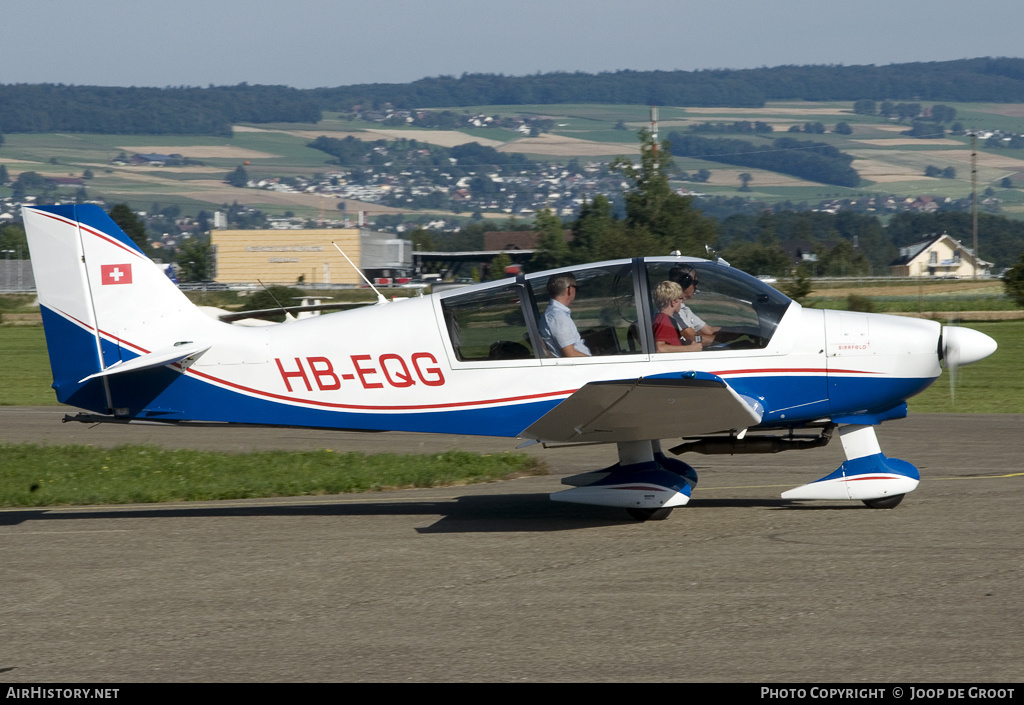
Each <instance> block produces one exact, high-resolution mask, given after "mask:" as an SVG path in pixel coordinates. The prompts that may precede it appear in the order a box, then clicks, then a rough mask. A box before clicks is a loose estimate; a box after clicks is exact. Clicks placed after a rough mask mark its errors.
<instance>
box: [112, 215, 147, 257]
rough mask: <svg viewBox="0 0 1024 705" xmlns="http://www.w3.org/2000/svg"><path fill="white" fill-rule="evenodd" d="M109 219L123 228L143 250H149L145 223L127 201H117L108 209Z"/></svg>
mask: <svg viewBox="0 0 1024 705" xmlns="http://www.w3.org/2000/svg"><path fill="white" fill-rule="evenodd" d="M110 219H111V220H113V221H114V222H115V223H117V224H118V226H120V228H121V230H124V232H125V234H126V235H127V236H128V237H130V238H131V239H132V242H134V243H135V244H136V245H138V246H139V249H141V250H142V251H143V252H148V251H149V238H148V237H146V224H145V223H144V222H142V219H141V218H139V216H137V215H135V211H133V210H132V209H131V208H130V207H129V206H128V204H127V203H118V204H116V205H115V206H114V207H113V208H111V209H110Z"/></svg>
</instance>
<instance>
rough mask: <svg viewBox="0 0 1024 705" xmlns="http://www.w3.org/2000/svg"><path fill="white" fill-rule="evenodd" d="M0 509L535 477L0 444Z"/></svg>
mask: <svg viewBox="0 0 1024 705" xmlns="http://www.w3.org/2000/svg"><path fill="white" fill-rule="evenodd" d="M0 457H3V459H4V462H3V464H2V467H0V506H4V507H39V506H53V505H60V504H127V503H136V502H185V501H197V500H218V499H244V498H255V497H295V496H307V495H326V494H340V493H346V492H370V491H377V490H384V489H397V488H404V487H436V486H441V485H456V484H470V483H476V482H490V481H494V480H498V479H502V478H506V477H509V476H514V475H525V474H542V473H543V472H544V469H543V467H542V466H541V465H540V464H538V462H537V461H536V460H534V459H533V458H531V457H529V456H526V455H524V454H521V453H503V454H496V455H480V454H477V453H463V452H459V451H449V452H446V453H436V454H430V455H395V454H380V455H367V454H363V453H336V452H333V451H331V450H316V451H308V452H283V451H282V452H261V453H244V454H231V453H214V452H207V451H192V450H173V451H171V450H164V449H161V448H158V447H155V446H120V447H118V448H113V449H106V448H93V447H91V446H37V445H31V444H0Z"/></svg>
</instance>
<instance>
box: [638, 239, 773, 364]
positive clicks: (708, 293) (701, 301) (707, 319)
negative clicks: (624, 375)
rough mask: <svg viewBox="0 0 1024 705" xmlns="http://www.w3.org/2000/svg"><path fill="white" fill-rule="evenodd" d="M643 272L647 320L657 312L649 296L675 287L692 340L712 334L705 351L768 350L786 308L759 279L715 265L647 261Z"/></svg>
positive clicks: (676, 261) (681, 318)
mask: <svg viewBox="0 0 1024 705" xmlns="http://www.w3.org/2000/svg"><path fill="white" fill-rule="evenodd" d="M645 268H646V274H647V290H648V291H649V292H651V297H650V298H651V301H650V306H651V315H652V317H657V315H658V313H659V310H660V307H659V306H658V303H656V300H655V295H654V294H655V292H656V291H657V289H658V286H659V285H660V284H662V283H663V282H676V283H678V284H679V285H680V289H681V290H682V292H683V294H682V299H683V300H682V302H681V303H680V305H679V308H680V309H682V310H681V312H680V314H677V317H678V318H679V320H682V321H684V322H685V323H686V325H687V326H689V327H692V329H693V330H694V332H695V334H697V335H700V334H701V331H702V330H707V331H715V340H714V343H713V345H711V346H708V345H706V341H705V347H704V349H705V350H715V349H732V350H737V349H744V348H763V347H765V346H767V345H768V342H769V341H770V340H771V337H772V335H773V334H774V333H775V329H776V328H777V327H778V325H779V321H780V320H781V319H782V316H783V314H784V313H785V312H786V309H787V308H789V304H790V303H791V302H790V299H789V298H788V297H786V296H785V295H784V294H782V293H781V292H778V291H776V290H775V289H773V288H771V287H770V286H768V285H767V284H765V283H764V282H762V281H760V280H759V279H756V278H755V277H752V276H750V275H749V274H747V273H745V272H742V271H740V270H738V269H733V268H732V267H729V266H726V265H720V264H715V263H714V262H707V261H680V260H678V259H672V260H666V261H647V262H646V264H645ZM705 326H706V327H707V328H705Z"/></svg>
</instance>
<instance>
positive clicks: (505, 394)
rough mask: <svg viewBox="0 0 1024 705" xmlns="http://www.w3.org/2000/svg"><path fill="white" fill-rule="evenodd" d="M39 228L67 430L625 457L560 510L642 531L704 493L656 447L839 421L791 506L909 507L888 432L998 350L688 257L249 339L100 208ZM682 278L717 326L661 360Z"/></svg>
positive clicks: (687, 447)
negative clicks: (696, 492)
mask: <svg viewBox="0 0 1024 705" xmlns="http://www.w3.org/2000/svg"><path fill="white" fill-rule="evenodd" d="M24 221H25V229H26V232H27V234H28V240H29V246H30V247H31V251H32V264H33V268H34V270H35V278H36V285H37V289H38V293H39V303H40V308H41V310H42V316H43V324H44V326H45V332H46V342H47V347H48V349H49V355H50V365H51V368H52V371H53V388H54V390H55V391H56V394H57V399H58V400H59V401H60V402H62V403H64V404H69V405H71V406H75V407H79V408H80V409H84V410H86V411H87V412H89V413H79V414H77V415H76V416H73V417H69V418H71V419H76V420H81V421H87V422H90V423H92V422H96V421H109V422H115V423H129V422H146V423H162V424H189V423H224V424H226V425H230V424H259V425H269V426H302V427H312V428H326V429H344V430H365V431H387V430H399V431H419V432H426V433H453V434H475V435H488V436H505V437H515V438H520V439H524V440H526V441H527V442H543V443H550V444H572V443H614V444H616V445H617V448H618V458H619V462H618V463H617V464H615V465H613V466H611V467H609V468H605V469H602V470H595V471H593V472H589V473H584V474H582V475H577V476H574V477H571V478H566V479H565V480H564V481H563V482H565V484H567V485H569V486H570V488H569V489H566V490H563V491H561V492H557V493H554V494H552V495H551V498H552V499H554V500H558V501H566V502H578V503H582V504H591V505H603V506H614V507H622V508H625V509H627V510H629V512H630V514H631V515H632V516H634V517H635V518H637V519H640V520H645V519H663V518H665V517H666V516H667V515H668V514H669V513H670V512H671V510H672V508H674V507H677V506H681V505H685V504H686V503H687V502H688V501H689V499H690V495H691V492H692V490H693V488H694V486H695V485H696V483H697V474H696V472H694V470H693V468H692V467H690V466H689V465H687V464H686V463H684V462H682V461H680V460H678V459H677V458H669V457H667V456H666V455H665V453H664V452H663V451H662V448H661V439H665V438H681V439H683V440H684V443H682V444H681V445H680V446H676V447H674V448H672V449H671V450H672V451H673V452H674V453H676V454H679V453H681V452H684V451H695V452H702V453H774V452H779V451H781V450H789V449H799V448H808V447H816V446H821V445H824V444H825V443H827V442H828V441H829V439H830V438H831V437H832V435H833V432H834V430H835V429H836V428H838V430H839V436H840V439H841V442H842V445H843V449H844V451H845V454H846V461H845V462H844V463H843V464H842V465H841V466H840V467H839V468H838V469H837V470H835V471H834V472H831V473H829V474H827V475H825V476H824V477H822V478H821V479H819V480H816V481H814V482H810V483H808V484H806V485H803V486H801V487H797V488H795V489H792V490H789V491H788V492H784V493H783V495H782V496H783V497H784V498H788V499H802V500H860V501H862V502H863V503H864V504H866V505H867V506H869V507H878V508H889V507H894V506H896V504H898V503H899V502H900V500H902V498H903V496H904V495H905V494H906V493H908V492H911V491H913V490H914V489H915V488H916V487H917V485H918V481H919V479H920V476H919V473H918V471H917V469H916V468H915V467H914V466H913V465H911V464H910V463H908V462H906V461H903V460H899V459H896V458H888V457H886V456H885V455H884V454H883V453H882V451H881V448H880V447H879V444H878V441H877V439H876V436H875V426H877V425H879V424H881V423H882V422H883V421H887V420H890V419H898V418H902V417H904V416H906V413H907V404H906V400H907V399H908V398H909V397H911V396H913V395H915V394H917V393H919V392H921V391H922V390H924V389H925V388H926V387H928V385H930V384H931V383H932V382H934V381H935V380H936V379H937V378H938V377H939V375H940V374H941V371H942V366H943V365H946V366H954V365H962V364H969V363H971V362H975V361H977V360H981V359H983V358H985V357H986V356H988V355H990V354H992V353H993V352H994V351H995V349H996V343H995V341H993V340H992V339H991V338H990V337H988V336H986V335H984V334H982V333H979V332H977V331H974V330H971V329H968V328H960V327H953V326H945V327H943V326H941V325H940V324H939V323H936V322H934V321H926V320H917V319H909V318H901V317H896V316H886V315H877V314H868V313H855V312H846V311H825V310H817V309H807V308H804V307H802V306H800V305H799V304H798V303H796V302H795V301H791V300H790V299H789V298H787V297H786V296H785V295H783V294H781V293H780V292H778V291H776V290H775V289H773V288H771V287H770V286H768V285H767V284H766V283H764V282H761V281H759V280H758V279H756V278H754V277H752V276H749V275H747V274H745V273H743V272H741V271H738V270H736V269H734V268H732V267H729V266H728V265H727V264H724V263H722V262H721V261H718V262H712V261H708V260H701V259H695V258H689V257H648V258H637V259H625V260H616V261H610V262H600V263H596V264H588V265H580V266H575V267H571V268H564V269H559V270H552V271H548V272H538V273H535V274H528V275H525V276H524V275H519V276H517V277H515V278H510V279H505V280H503V281H497V282H491V283H485V284H478V285H475V286H470V287H466V288H462V289H456V290H450V291H445V292H441V293H436V294H433V295H430V296H423V297H417V298H410V299H404V300H398V301H393V302H382V303H378V304H377V305H373V306H366V307H363V308H358V309H353V310H348V311H345V312H339V313H332V314H330V315H326V316H319V317H313V318H306V319H300V320H292V321H288V322H286V323H282V324H278V325H272V326H266V327H239V326H235V325H231V324H229V323H225V322H222V321H219V320H216V319H214V318H211V317H209V316H207V315H204V314H203V313H202V312H201V311H200V310H199V309H198V308H197V307H196V306H194V305H193V304H192V303H191V302H190V301H189V300H188V299H187V298H186V297H185V295H184V294H182V293H181V292H180V291H179V290H178V288H177V287H176V286H175V285H174V283H173V282H171V280H170V279H168V278H167V276H166V275H165V274H164V272H163V271H162V270H161V269H160V267H158V266H157V265H156V264H154V263H153V262H152V261H151V260H150V259H149V258H148V257H147V256H146V255H145V254H144V253H143V252H142V251H141V250H140V249H139V248H138V247H137V246H136V245H135V244H134V243H133V242H132V240H131V239H130V238H128V237H127V236H126V235H125V234H124V233H123V232H122V231H121V229H120V228H118V226H117V225H116V224H115V223H114V222H113V221H112V220H111V219H110V218H109V217H108V216H107V214H106V213H104V212H103V210H102V209H100V208H98V207H96V206H88V205H63V206H41V207H26V208H25V209H24ZM681 264H682V265H684V268H685V269H689V270H690V274H689V275H690V276H691V277H692V278H694V279H699V282H700V287H699V291H700V293H699V294H698V296H696V297H695V298H693V299H691V300H690V306H691V307H692V309H693V311H694V312H696V314H697V315H699V316H700V317H701V318H703V319H704V320H705V321H706V323H707V325H709V326H712V328H710V329H709V330H713V329H715V328H717V329H720V330H719V332H718V333H717V334H716V335H715V336H714V342H713V344H711V345H707V346H705V347H703V349H699V350H692V351H690V350H688V351H675V352H657V349H658V348H657V345H656V343H655V340H654V334H653V326H654V318H655V316H656V315H657V310H655V307H654V302H653V292H654V290H655V288H656V287H657V285H658V284H659V283H660V282H663V281H667V280H669V279H670V277H671V276H672V270H673V268H674V267H675V268H677V271H678V266H679V265H681ZM564 273H571V274H572V275H573V276H574V277H575V282H576V287H577V291H576V292H575V297H576V298H575V300H574V301H573V302H572V306H571V317H572V320H573V323H574V325H575V326H577V327H578V330H579V333H580V335H581V337H582V340H583V341H584V342H585V347H586V349H587V351H588V352H589V355H587V356H583V357H568V356H557V357H556V356H553V355H552V354H551V353H550V352H548V348H547V347H546V346H545V345H544V341H543V339H542V333H543V332H544V326H543V315H544V312H545V310H546V309H547V307H548V306H549V305H550V304H551V297H550V296H549V294H548V291H547V283H548V280H549V278H551V277H552V276H555V275H558V274H564ZM697 347H700V346H699V345H698V346H697ZM691 348H692V346H691ZM797 431H803V432H804V433H802V434H800V433H797ZM766 432H767V433H766Z"/></svg>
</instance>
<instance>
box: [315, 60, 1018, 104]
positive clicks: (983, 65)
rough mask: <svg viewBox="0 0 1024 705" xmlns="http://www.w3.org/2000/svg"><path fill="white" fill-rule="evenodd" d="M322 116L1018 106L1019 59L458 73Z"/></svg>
mask: <svg viewBox="0 0 1024 705" xmlns="http://www.w3.org/2000/svg"><path fill="white" fill-rule="evenodd" d="M314 92H315V93H316V94H317V96H318V97H319V98H320V99H321V100H322V101H323V105H324V107H325V109H328V110H349V109H350V108H352V107H353V106H355V105H363V106H364V107H371V106H372V107H377V106H381V105H383V104H384V103H390V104H392V105H393V106H394V107H396V108H413V107H452V106H462V105H523V104H531V103H584V102H586V103H613V104H632V105H679V106H688V105H692V106H732V107H760V106H762V105H764V103H765V102H766V101H769V100H817V101H823V100H861V99H865V98H866V99H872V100H878V101H883V100H927V101H943V100H946V101H953V102H970V101H978V102H1010V103H1019V102H1024V59H1013V58H1006V59H1003V58H997V59H991V58H981V59H962V60H958V61H942V62H926V63H920V62H919V63H908V64H891V65H888V66H778V67H774V68H759V69H743V70H707V71H615V72H609V73H600V74H596V75H595V74H587V73H579V72H577V73H550V74H541V75H534V76H502V75H493V74H463V75H462V76H461V77H458V78H456V77H454V76H439V77H435V78H424V79H421V80H419V81H414V82H412V83H406V84H365V85H357V86H343V87H339V88H322V89H316V90H315V91H314Z"/></svg>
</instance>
